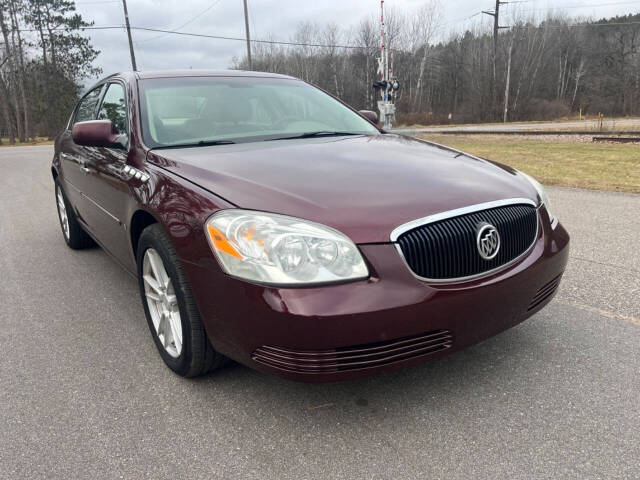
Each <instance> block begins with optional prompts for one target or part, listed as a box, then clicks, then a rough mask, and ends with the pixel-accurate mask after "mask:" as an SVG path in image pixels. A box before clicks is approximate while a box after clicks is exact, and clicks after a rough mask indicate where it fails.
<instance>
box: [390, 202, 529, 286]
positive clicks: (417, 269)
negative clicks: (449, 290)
mask: <svg viewBox="0 0 640 480" xmlns="http://www.w3.org/2000/svg"><path fill="white" fill-rule="evenodd" d="M487 223H488V224H491V225H493V226H494V227H495V228H496V229H497V230H498V232H499V234H500V240H501V244H500V250H499V251H498V254H497V255H496V256H495V258H492V259H491V260H485V259H483V258H482V257H481V256H480V254H479V252H478V248H477V245H476V236H477V232H478V228H479V227H480V226H481V225H483V224H487ZM537 232H538V215H537V210H536V208H535V207H534V206H533V205H529V204H513V205H504V206H500V207H496V208H489V209H485V210H480V211H473V212H470V213H466V214H463V215H458V216H454V217H451V218H445V219H442V220H437V221H433V222H429V223H426V224H424V225H420V226H417V227H415V228H413V229H411V230H409V231H406V232H404V233H402V234H401V235H399V236H398V238H397V245H398V247H399V249H400V251H401V253H402V255H403V256H404V259H405V260H406V262H407V265H408V266H409V268H410V269H411V270H412V271H413V273H414V274H415V275H416V276H418V277H420V278H422V279H424V280H432V281H440V282H442V281H459V280H465V279H470V278H475V277H478V276H481V275H486V274H489V273H491V272H493V271H497V270H498V269H500V268H503V267H505V266H506V265H508V264H510V263H512V262H514V261H515V260H517V259H518V258H519V257H520V256H522V255H523V254H524V253H526V252H527V251H528V250H529V249H530V248H531V247H532V246H533V243H534V242H535V239H536V237H537Z"/></svg>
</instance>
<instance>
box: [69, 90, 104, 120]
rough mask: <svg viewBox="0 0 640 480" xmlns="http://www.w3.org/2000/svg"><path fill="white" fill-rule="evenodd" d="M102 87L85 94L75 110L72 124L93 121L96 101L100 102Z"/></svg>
mask: <svg viewBox="0 0 640 480" xmlns="http://www.w3.org/2000/svg"><path fill="white" fill-rule="evenodd" d="M102 87H103V85H100V86H99V87H97V88H94V89H93V90H91V91H90V92H89V93H87V94H86V95H85V96H84V98H83V99H82V100H80V103H79V104H78V109H77V110H76V118H75V121H74V123H78V122H86V121H88V120H95V115H96V107H97V106H98V101H99V100H100V93H101V92H102Z"/></svg>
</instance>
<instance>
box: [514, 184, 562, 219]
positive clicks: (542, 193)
mask: <svg viewBox="0 0 640 480" xmlns="http://www.w3.org/2000/svg"><path fill="white" fill-rule="evenodd" d="M520 173H521V174H522V175H523V176H524V177H525V178H526V179H527V180H529V182H530V183H531V185H533V187H534V188H535V189H536V190H537V191H538V195H539V196H540V199H541V200H542V203H544V206H545V208H546V209H547V213H548V214H549V221H550V222H551V225H552V226H555V224H556V223H557V219H556V217H555V216H554V215H553V213H551V203H550V202H549V196H548V195H547V192H545V191H544V188H543V186H542V185H541V184H540V182H538V181H537V180H536V179H535V178H533V177H532V176H530V175H527V174H526V173H524V172H520Z"/></svg>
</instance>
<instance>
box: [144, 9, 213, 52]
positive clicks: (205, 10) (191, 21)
mask: <svg viewBox="0 0 640 480" xmlns="http://www.w3.org/2000/svg"><path fill="white" fill-rule="evenodd" d="M221 1H222V0H217V1H215V2H213V3H212V4H211V5H209V6H208V7H207V8H205V9H204V10H202V11H201V12H200V13H198V14H197V15H196V16H194V17H192V18H191V19H189V20H187V21H186V22H184V23H183V24H182V25H180V26H179V27H176V28H174V29H172V30H180V29H181V28H184V27H186V26H187V25H189V24H191V23H193V22H195V21H196V20H197V19H198V18H200V17H201V16H202V15H204V14H205V13H207V12H208V11H209V10H211V9H212V8H213V7H215V6H216V5H218V4H219V3H220V2H221ZM167 35H168V34H164V35H157V36H155V37H151V38H145V39H144V40H138V41H137V42H136V44H138V43H144V42H151V41H153V40H158V39H159V38H164V37H166V36H167Z"/></svg>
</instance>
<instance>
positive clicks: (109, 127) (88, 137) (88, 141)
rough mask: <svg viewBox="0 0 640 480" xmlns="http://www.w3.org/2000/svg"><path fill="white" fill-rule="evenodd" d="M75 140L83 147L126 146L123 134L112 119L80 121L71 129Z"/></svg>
mask: <svg viewBox="0 0 640 480" xmlns="http://www.w3.org/2000/svg"><path fill="white" fill-rule="evenodd" d="M71 136H72V137H73V141H74V142H75V143H76V144H77V145H82V146H83V147H109V148H124V144H123V142H122V135H120V134H119V133H118V131H117V130H116V128H115V127H114V125H113V123H112V122H111V120H90V121H88V122H78V123H76V124H75V125H74V126H73V130H72V131H71Z"/></svg>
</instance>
